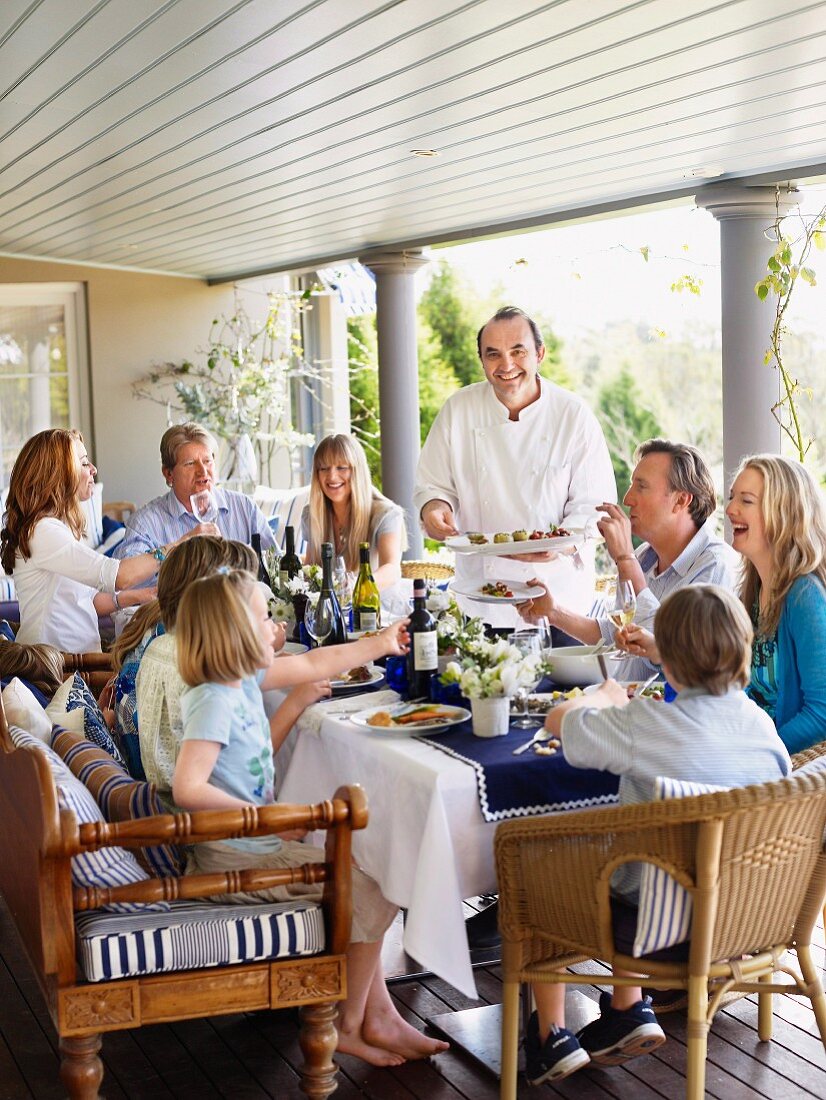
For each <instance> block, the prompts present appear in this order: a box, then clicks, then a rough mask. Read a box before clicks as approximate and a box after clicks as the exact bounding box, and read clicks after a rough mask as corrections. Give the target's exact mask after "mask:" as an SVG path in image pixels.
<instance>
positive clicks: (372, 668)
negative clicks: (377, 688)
mask: <svg viewBox="0 0 826 1100" xmlns="http://www.w3.org/2000/svg"><path fill="white" fill-rule="evenodd" d="M367 670H368V671H369V673H370V679H369V680H359V681H358V682H356V683H351V682H350V681H349V680H331V681H330V687H331V688H332V689H333V691H362V690H363V689H364V688H369V687H373V685H374V684H378V683H380V682H381V681H382V680H383V679H384V669H383V668H379V667H378V666H377V665H367Z"/></svg>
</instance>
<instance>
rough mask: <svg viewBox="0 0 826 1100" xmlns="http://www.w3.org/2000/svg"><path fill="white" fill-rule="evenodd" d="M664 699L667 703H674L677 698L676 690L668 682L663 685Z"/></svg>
mask: <svg viewBox="0 0 826 1100" xmlns="http://www.w3.org/2000/svg"><path fill="white" fill-rule="evenodd" d="M655 686H656V685H655ZM663 698H664V699H665V701H666V703H673V702H674V700H675V699H676V698H677V692H676V691H675V690H674V688H673V687H672V686H671V684H669V682H668V680H666V681H665V683H664V684H663Z"/></svg>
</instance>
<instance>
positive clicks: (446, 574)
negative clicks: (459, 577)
mask: <svg viewBox="0 0 826 1100" xmlns="http://www.w3.org/2000/svg"><path fill="white" fill-rule="evenodd" d="M455 573H456V570H455V569H454V568H453V566H452V565H447V564H446V563H445V562H443V561H403V562H402V576H403V577H406V578H407V579H408V580H413V579H415V578H416V577H423V578H424V579H425V580H426V581H448V580H450V578H451V577H452V576H454V574H455Z"/></svg>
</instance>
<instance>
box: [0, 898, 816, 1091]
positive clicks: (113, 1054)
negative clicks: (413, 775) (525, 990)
mask: <svg viewBox="0 0 826 1100" xmlns="http://www.w3.org/2000/svg"><path fill="white" fill-rule="evenodd" d="M392 950H393V945H392V944H391V946H390V951H391V952H392ZM816 958H817V961H818V963H819V965H820V967H821V970H823V969H824V949H823V935H822V929H821V930H819V933H818V945H817V948H816ZM476 974H477V984H478V988H479V992H480V995H481V997H482V1001H480V1002H474V1001H469V1000H468V999H467V998H465V997H463V996H461V994H459V993H457V992H456V991H455V990H454V989H452V988H451V987H450V986H448V985H447V984H446V983H445V982H443V981H441V980H440V979H438V978H426V979H424V980H422V981H414V982H409V983H404V984H395V985H393V986H392V990H393V995H394V998H395V1000H396V1003H397V1004H398V1006H399V1008H400V1010H401V1012H402V1013H403V1014H404V1015H405V1016H406V1017H407V1018H408V1019H409V1020H411V1021H412V1022H415V1023H418V1024H419V1026H423V1024H422V1021H423V1020H424V1019H425V1018H426V1017H428V1016H431V1015H433V1014H436V1013H438V1012H440V1011H445V1010H448V1009H461V1008H468V1007H472V1006H473V1005H475V1004H480V1003H488V1004H496V1003H498V1002H499V1001H500V1000H501V988H502V986H501V981H500V974H499V969H498V967H496V966H490V967H486V968H483V969H480V970H477V972H476ZM582 989H583V992H585V993H586V994H587V995H589V996H591V997H594V998H596V997H597V996H598V991H597V990H596V989H595V988H594V987H592V986H583V987H582ZM662 1022H663V1026H664V1028H665V1030H666V1032H667V1034H668V1036H669V1041H668V1042H667V1043H666V1044H665V1046H663V1047H661V1048H660V1049H659V1050H658V1051H656V1052H655V1053H654V1054H652V1055H650V1056H648V1057H647V1058H639V1059H637V1060H635V1061H633V1062H631V1063H630V1064H629V1065H628V1066H627V1067H624V1068H622V1069H611V1070H598V1069H586V1070H582V1071H580V1072H579V1073H577V1074H576V1075H574V1076H572V1077H570V1078H568V1079H567V1080H565V1081H563V1082H561V1083H560V1084H559V1085H557V1086H556V1088H552V1087H551V1086H545V1087H544V1088H542V1089H531V1088H530V1087H529V1086H527V1085H525V1084H524V1083H523V1084H522V1086H521V1088H520V1093H519V1095H520V1098H521V1097H524V1098H525V1100H528V1098H529V1097H530V1098H538V1097H543V1096H548V1097H550V1096H564V1097H576V1100H599V1098H602V1097H613V1098H616V1100H657V1098H663V1097H666V1098H668V1100H675V1098H677V1097H679V1096H682V1095H683V1092H684V1075H685V1063H686V1045H685V1038H686V1035H685V1032H686V1022H685V1017H684V1016H682V1015H680V1014H674V1013H672V1014H670V1015H668V1016H664V1017H662ZM774 1025H775V1026H774V1040H773V1041H772V1042H771V1043H759V1042H758V1041H757V1005H756V1002H754V1001H753V1000H752V999H750V998H746V999H743V1000H741V1001H738V1002H736V1003H735V1004H734V1005H731V1006H730V1007H728V1008H727V1009H724V1010H723V1011H722V1012H721V1013H718V1015H717V1018H716V1020H715V1024H714V1028H713V1031H712V1034H711V1036H710V1039H709V1057H708V1066H707V1072H708V1076H707V1095H709V1096H712V1097H718V1098H720V1100H751V1098H754V1097H765V1098H766V1100H793V1098H794V1100H797V1098H801V1097H818V1098H820V1100H822V1098H823V1097H826V1057H824V1052H823V1048H822V1046H821V1043H820V1039H819V1037H818V1033H817V1028H816V1025H815V1022H814V1016H813V1014H812V1012H811V1010H810V1008H809V1007H808V1001H802V1000H799V999H796V998H791V997H782V998H775V1011H774ZM297 1033H298V1032H297V1020H296V1016H295V1015H294V1014H293V1013H289V1012H280V1013H273V1012H262V1013H254V1014H246V1015H237V1016H224V1017H216V1018H213V1019H208V1020H193V1021H188V1022H185V1023H180V1024H174V1025H169V1026H153V1027H146V1028H141V1029H139V1030H136V1031H121V1032H113V1033H111V1034H109V1035H107V1036H105V1037H104V1043H103V1060H104V1063H105V1077H104V1083H103V1092H104V1094H105V1096H106V1097H107V1100H150V1098H151V1100H217V1098H219V1097H221V1098H227V1100H266V1098H279V1100H287V1098H291V1097H299V1096H301V1095H302V1094H301V1093H300V1092H299V1089H298V1076H297V1074H296V1070H295V1067H296V1066H297V1065H298V1063H299V1062H300V1052H299V1048H298V1040H297ZM340 1062H341V1067H342V1072H341V1074H340V1075H339V1082H340V1083H339V1089H338V1091H337V1092H336V1094H335V1095H336V1097H340V1098H341V1100H353V1098H355V1097H371V1098H374V1100H414V1098H422V1100H462V1098H466V1100H496V1097H497V1096H498V1084H497V1082H496V1081H495V1080H494V1079H493V1078H492V1077H491V1076H490V1075H489V1074H488V1073H487V1072H486V1071H484V1070H482V1069H480V1068H479V1067H477V1066H476V1065H475V1064H474V1063H473V1062H472V1061H471V1060H470V1059H468V1058H467V1057H465V1056H463V1055H461V1054H457V1053H453V1052H450V1053H448V1054H444V1055H441V1056H439V1057H438V1058H437V1059H434V1060H433V1061H432V1062H431V1063H423V1062H419V1063H410V1064H408V1065H405V1066H401V1067H400V1068H398V1069H394V1070H375V1069H371V1068H369V1067H366V1066H364V1065H363V1064H362V1063H360V1062H357V1061H356V1060H354V1059H352V1058H346V1057H344V1058H341V1059H340ZM57 1070H58V1058H57V1053H56V1037H55V1034H54V1031H53V1029H52V1026H51V1022H50V1020H49V1018H48V1016H47V1014H46V1011H45V1008H44V1005H43V1001H42V998H41V996H40V992H39V989H38V987H37V985H36V983H35V981H34V978H33V976H32V973H31V970H30V968H29V965H28V962H27V961H26V959H25V956H24V954H23V952H22V948H21V946H20V943H19V941H18V939H17V935H16V932H15V931H14V927H13V925H12V924H11V921H10V919H9V917H8V914H7V912H6V910H5V908H4V907H3V906H2V905H0V1100H24V1098H34V1100H52V1098H57V1097H61V1096H63V1095H64V1094H63V1091H62V1089H61V1087H60V1084H59V1082H58V1078H57Z"/></svg>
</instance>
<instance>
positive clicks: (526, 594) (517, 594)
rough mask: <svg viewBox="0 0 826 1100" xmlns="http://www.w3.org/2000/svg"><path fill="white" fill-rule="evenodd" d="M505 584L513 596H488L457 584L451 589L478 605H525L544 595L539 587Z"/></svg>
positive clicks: (512, 583)
mask: <svg viewBox="0 0 826 1100" xmlns="http://www.w3.org/2000/svg"><path fill="white" fill-rule="evenodd" d="M488 583H493V582H492V581H491V582H488ZM505 584H506V585H507V586H508V588H509V589H510V590H511V592H513V595H512V596H486V595H484V594H483V593H482V591H481V589H479V588H459V587H458V586H457V585H455V584H452V585H451V586H450V588H451V591H453V592H455V593H456V595H457V596H465V597H466V598H467V599H468V600H476V601H477V602H478V603H500V604H506V603H523V602H524V601H525V600H530V599H532V598H533V597H534V596H541V595H542V589H541V588H539V587H537V586H534V587H533V588H531V587H530V585H527V584H519V583H517V582H516V581H505Z"/></svg>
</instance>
